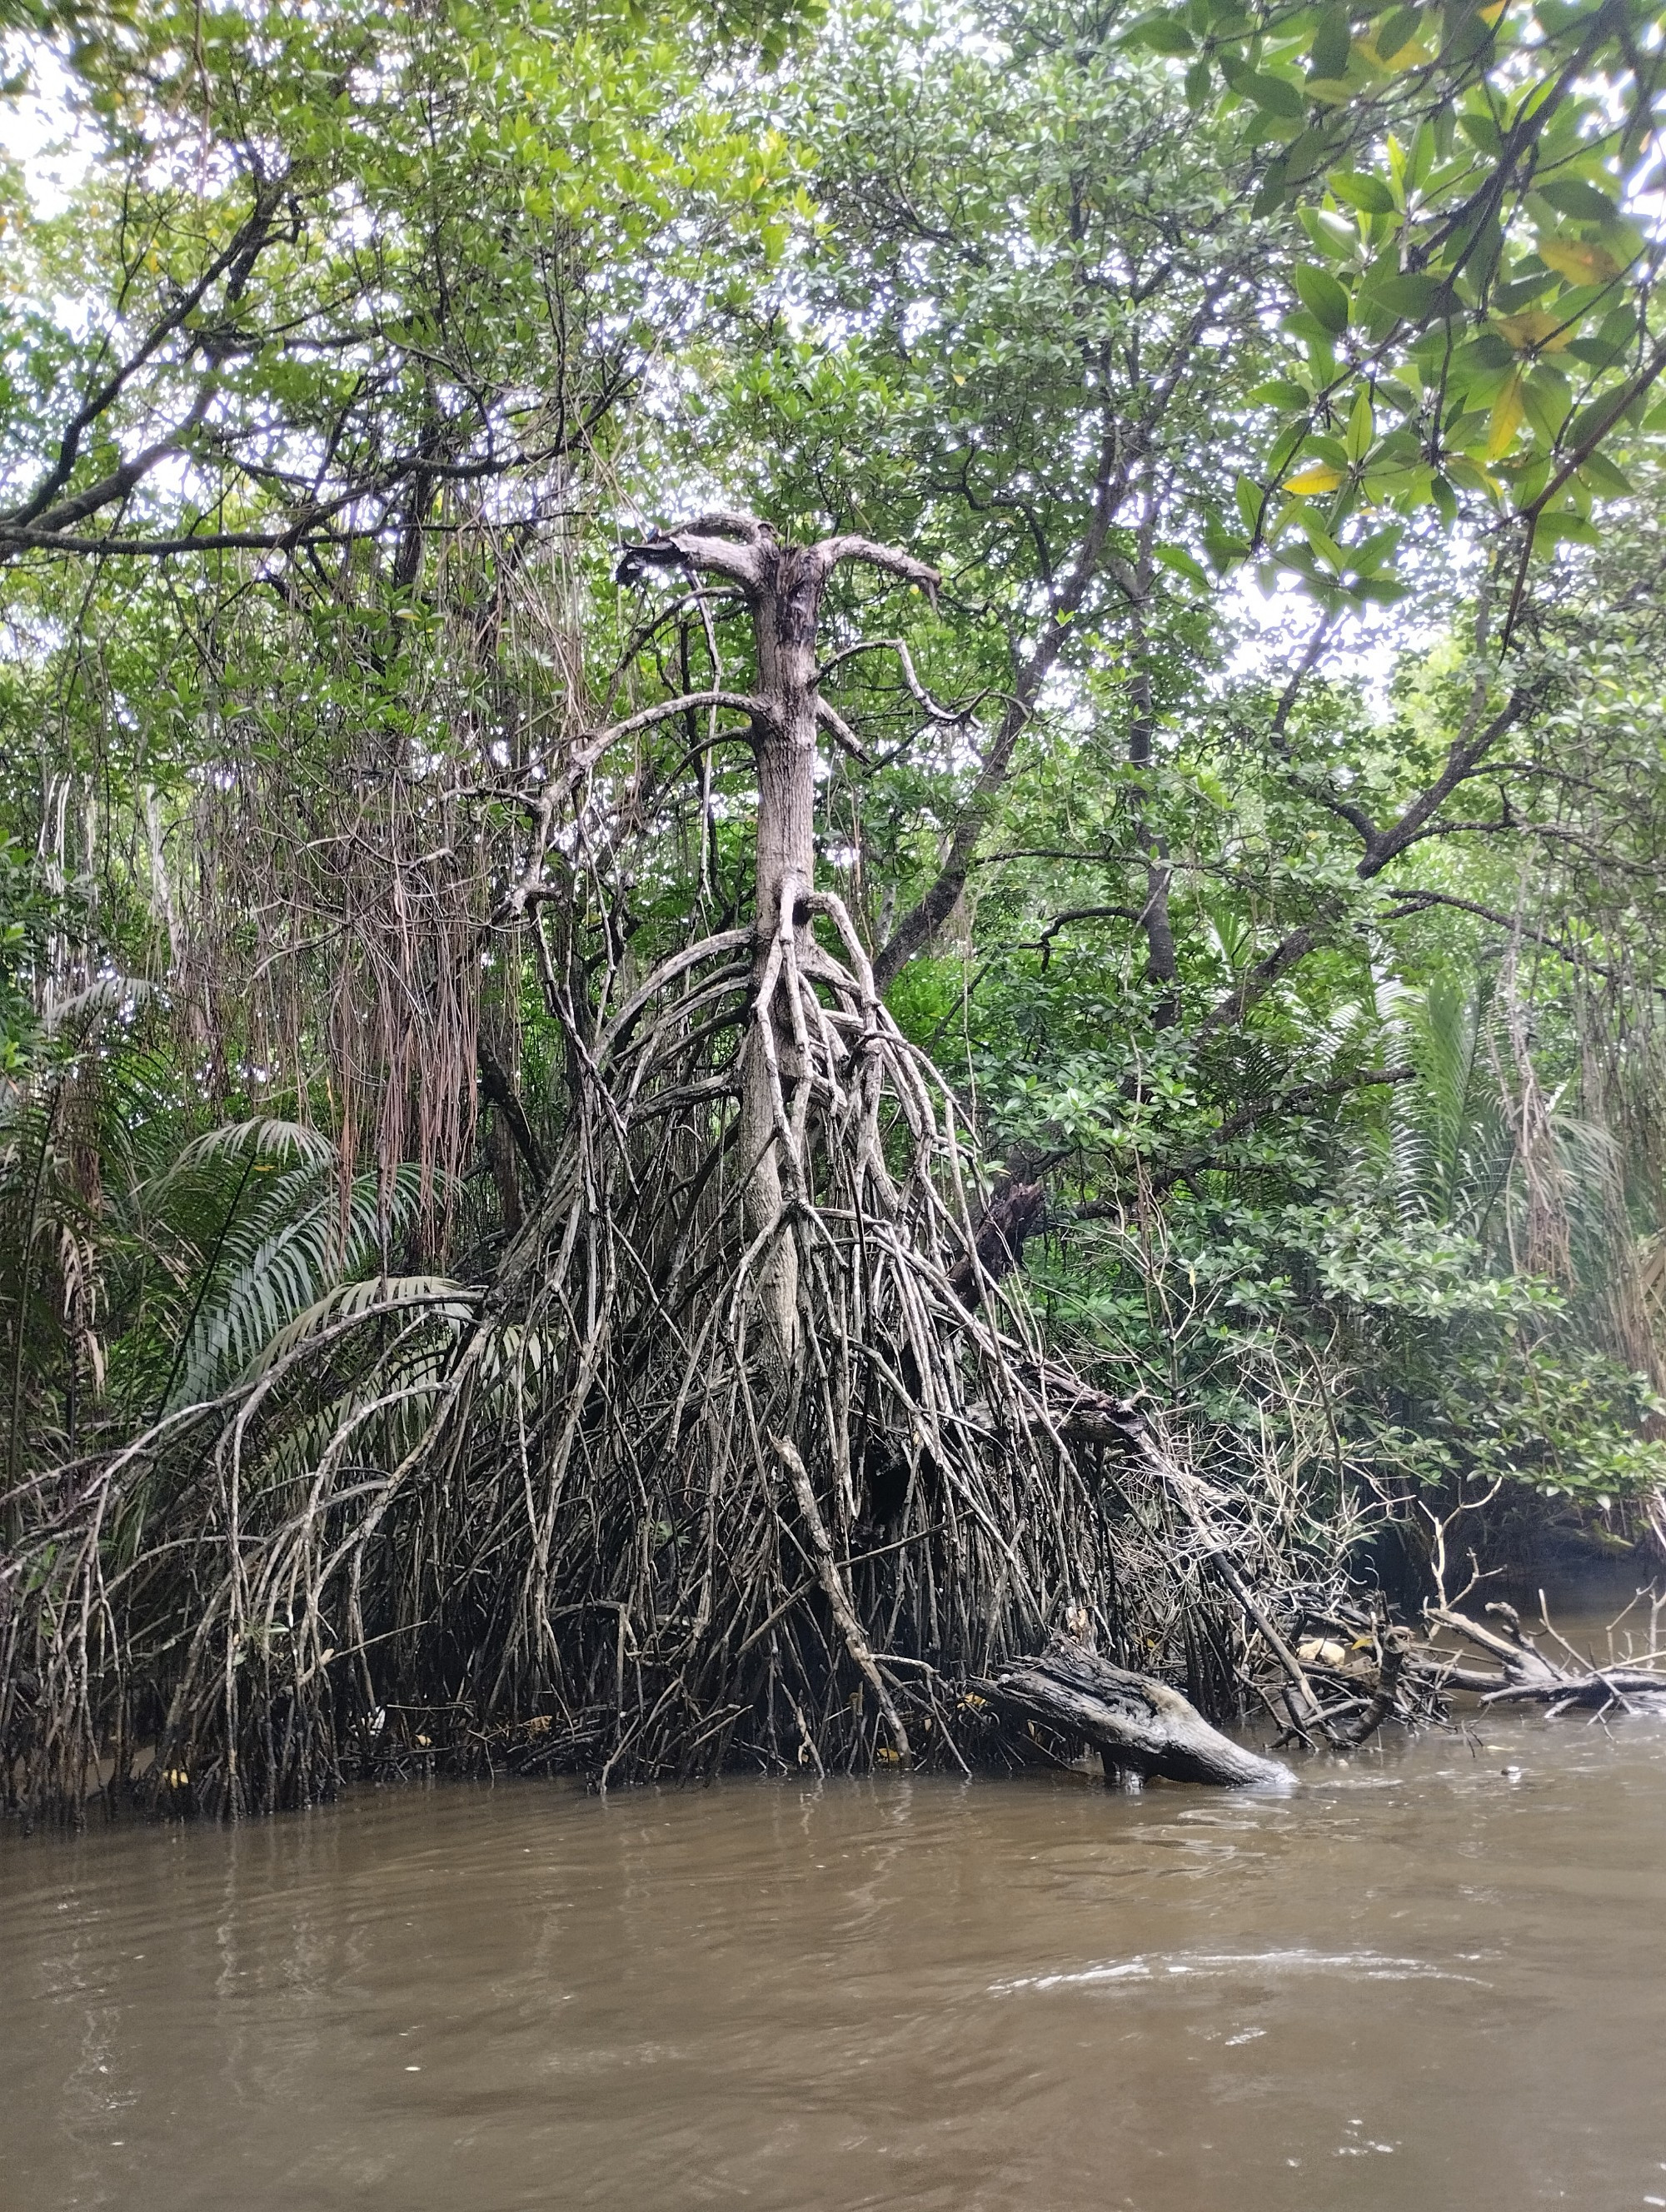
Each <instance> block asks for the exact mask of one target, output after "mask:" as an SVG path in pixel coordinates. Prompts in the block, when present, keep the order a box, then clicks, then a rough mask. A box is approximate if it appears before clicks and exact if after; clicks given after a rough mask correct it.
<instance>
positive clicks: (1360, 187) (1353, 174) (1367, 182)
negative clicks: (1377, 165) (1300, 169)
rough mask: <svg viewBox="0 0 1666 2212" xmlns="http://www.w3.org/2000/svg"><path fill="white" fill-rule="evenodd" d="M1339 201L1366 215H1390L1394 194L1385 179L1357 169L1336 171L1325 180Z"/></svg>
mask: <svg viewBox="0 0 1666 2212" xmlns="http://www.w3.org/2000/svg"><path fill="white" fill-rule="evenodd" d="M1325 182H1326V183H1327V184H1328V185H1329V187H1330V189H1331V191H1333V192H1335V195H1336V197H1337V198H1338V199H1339V200H1346V201H1347V204H1348V205H1349V206H1350V207H1355V208H1361V209H1363V210H1364V211H1365V214H1367V215H1392V214H1393V212H1394V194H1393V192H1392V191H1389V186H1388V183H1387V181H1386V179H1383V178H1382V177H1373V176H1371V175H1370V174H1368V173H1365V171H1362V170H1359V169H1336V170H1334V171H1333V172H1332V173H1331V174H1330V175H1329V177H1328V178H1327V179H1325Z"/></svg>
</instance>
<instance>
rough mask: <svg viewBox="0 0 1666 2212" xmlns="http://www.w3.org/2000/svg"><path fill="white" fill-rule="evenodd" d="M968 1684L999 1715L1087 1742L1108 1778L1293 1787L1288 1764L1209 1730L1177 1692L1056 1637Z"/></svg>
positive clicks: (1068, 1639) (1256, 1787)
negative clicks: (1127, 1774) (1121, 1775)
mask: <svg viewBox="0 0 1666 2212" xmlns="http://www.w3.org/2000/svg"><path fill="white" fill-rule="evenodd" d="M975 1687H976V1690H977V1692H979V1694H980V1695H981V1696H982V1697H984V1698H985V1699H988V1702H989V1703H990V1704H991V1705H994V1707H995V1709H996V1710H997V1711H999V1712H1001V1713H1003V1714H1007V1715H1010V1716H1011V1717H1012V1718H1014V1719H1018V1720H1024V1721H1034V1722H1037V1723H1039V1724H1040V1725H1041V1726H1043V1727H1044V1728H1050V1729H1057V1730H1058V1731H1059V1733H1060V1734H1061V1735H1067V1736H1076V1737H1079V1738H1082V1739H1084V1740H1085V1741H1087V1742H1088V1743H1090V1744H1091V1745H1092V1746H1093V1747H1094V1748H1095V1750H1097V1752H1098V1753H1099V1754H1100V1756H1101V1757H1102V1758H1103V1759H1104V1762H1105V1771H1106V1775H1107V1778H1110V1775H1111V1773H1112V1771H1114V1770H1122V1771H1131V1772H1133V1773H1134V1774H1137V1775H1140V1776H1141V1777H1145V1776H1147V1775H1161V1776H1162V1777H1163V1778H1164V1779H1165V1780H1166V1781H1170V1782H1201V1783H1213V1784H1217V1785H1218V1786H1219V1787H1222V1788H1225V1789H1228V1790H1280V1791H1289V1790H1293V1789H1294V1788H1295V1787H1296V1778H1295V1776H1294V1775H1293V1774H1292V1772H1291V1771H1290V1769H1289V1768H1288V1767H1287V1766H1285V1765H1282V1764H1281V1763H1280V1761H1279V1760H1278V1759H1263V1758H1262V1756H1261V1755H1260V1753H1257V1752H1253V1751H1249V1750H1246V1749H1245V1747H1243V1745H1242V1744H1240V1743H1234V1742H1233V1741H1232V1740H1231V1737H1230V1736H1225V1735H1222V1734H1221V1733H1220V1731H1219V1729H1214V1728H1211V1727H1210V1725H1209V1723H1208V1722H1207V1721H1206V1720H1205V1719H1204V1717H1203V1716H1202V1714H1201V1713H1200V1712H1199V1711H1198V1710H1197V1708H1196V1706H1195V1705H1192V1704H1191V1703H1190V1702H1189V1699H1185V1698H1183V1697H1182V1696H1181V1694H1180V1692H1179V1691H1178V1690H1172V1689H1170V1687H1169V1686H1168V1684H1167V1683H1166V1682H1158V1681H1154V1680H1152V1678H1151V1677H1150V1676H1149V1675H1147V1674H1132V1673H1130V1672H1129V1671H1128V1668H1124V1667H1113V1666H1112V1665H1111V1663H1110V1661H1109V1660H1108V1659H1102V1658H1101V1657H1100V1656H1099V1655H1098V1653H1097V1651H1090V1650H1088V1648H1087V1646H1086V1645H1085V1644H1079V1643H1077V1642H1076V1641H1075V1640H1074V1638H1071V1637H1067V1636H1055V1638H1053V1640H1052V1642H1051V1643H1050V1644H1049V1645H1048V1647H1047V1649H1046V1650H1044V1651H1043V1653H1042V1654H1041V1655H1040V1656H1039V1657H1037V1658H1034V1659H1015V1660H1013V1661H1012V1662H1009V1663H1008V1664H1007V1665H1006V1666H1005V1667H1003V1668H1001V1669H1000V1673H999V1674H995V1675H994V1676H992V1677H991V1678H990V1679H989V1680H987V1681H982V1682H979V1683H977V1684H976V1685H975Z"/></svg>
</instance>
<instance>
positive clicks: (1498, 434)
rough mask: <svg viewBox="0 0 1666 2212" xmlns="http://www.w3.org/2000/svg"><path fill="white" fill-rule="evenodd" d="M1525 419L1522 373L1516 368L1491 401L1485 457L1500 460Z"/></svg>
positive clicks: (1512, 442)
mask: <svg viewBox="0 0 1666 2212" xmlns="http://www.w3.org/2000/svg"><path fill="white" fill-rule="evenodd" d="M1526 420H1527V406H1526V403H1525V402H1524V401H1523V398H1522V373H1521V371H1520V369H1517V370H1516V371H1515V373H1514V374H1512V375H1511V379H1510V381H1509V382H1508V383H1507V384H1506V385H1505V387H1504V390H1503V391H1502V392H1499V396H1498V398H1496V399H1495V400H1494V401H1493V412H1492V413H1491V414H1490V415H1489V416H1487V459H1488V460H1489V461H1501V460H1502V459H1504V457H1505V454H1506V453H1508V452H1509V451H1510V448H1511V446H1512V445H1514V443H1515V442H1516V433H1517V430H1519V429H1520V428H1521V427H1522V424H1523V422H1525V421H1526Z"/></svg>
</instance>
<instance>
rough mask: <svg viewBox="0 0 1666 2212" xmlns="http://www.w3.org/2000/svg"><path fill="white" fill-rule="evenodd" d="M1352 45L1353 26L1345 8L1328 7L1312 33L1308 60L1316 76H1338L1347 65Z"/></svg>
mask: <svg viewBox="0 0 1666 2212" xmlns="http://www.w3.org/2000/svg"><path fill="white" fill-rule="evenodd" d="M1352 48H1353V24H1352V23H1351V22H1350V21H1348V12H1347V9H1346V8H1328V9H1326V10H1325V12H1324V14H1323V15H1321V16H1320V18H1319V27H1318V29H1317V30H1316V32H1315V33H1314V34H1313V44H1312V46H1310V48H1309V50H1308V52H1309V60H1310V65H1311V69H1312V73H1313V75H1314V76H1316V77H1339V76H1341V74H1342V72H1343V70H1345V69H1347V65H1348V54H1349V52H1350V51H1351V50H1352Z"/></svg>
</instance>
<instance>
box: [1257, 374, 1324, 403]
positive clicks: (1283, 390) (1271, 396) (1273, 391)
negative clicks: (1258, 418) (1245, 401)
mask: <svg viewBox="0 0 1666 2212" xmlns="http://www.w3.org/2000/svg"><path fill="white" fill-rule="evenodd" d="M1249 399H1250V404H1251V405H1252V406H1256V407H1281V408H1292V407H1310V406H1311V405H1312V404H1313V394H1312V393H1311V392H1310V391H1309V390H1308V388H1307V386H1305V385H1304V384H1295V383H1292V381H1291V380H1290V379H1289V378H1288V377H1283V376H1275V377H1274V379H1273V380H1272V381H1271V382H1270V383H1268V384H1258V385H1257V386H1256V388H1255V390H1254V391H1253V392H1251V393H1250V394H1249Z"/></svg>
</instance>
